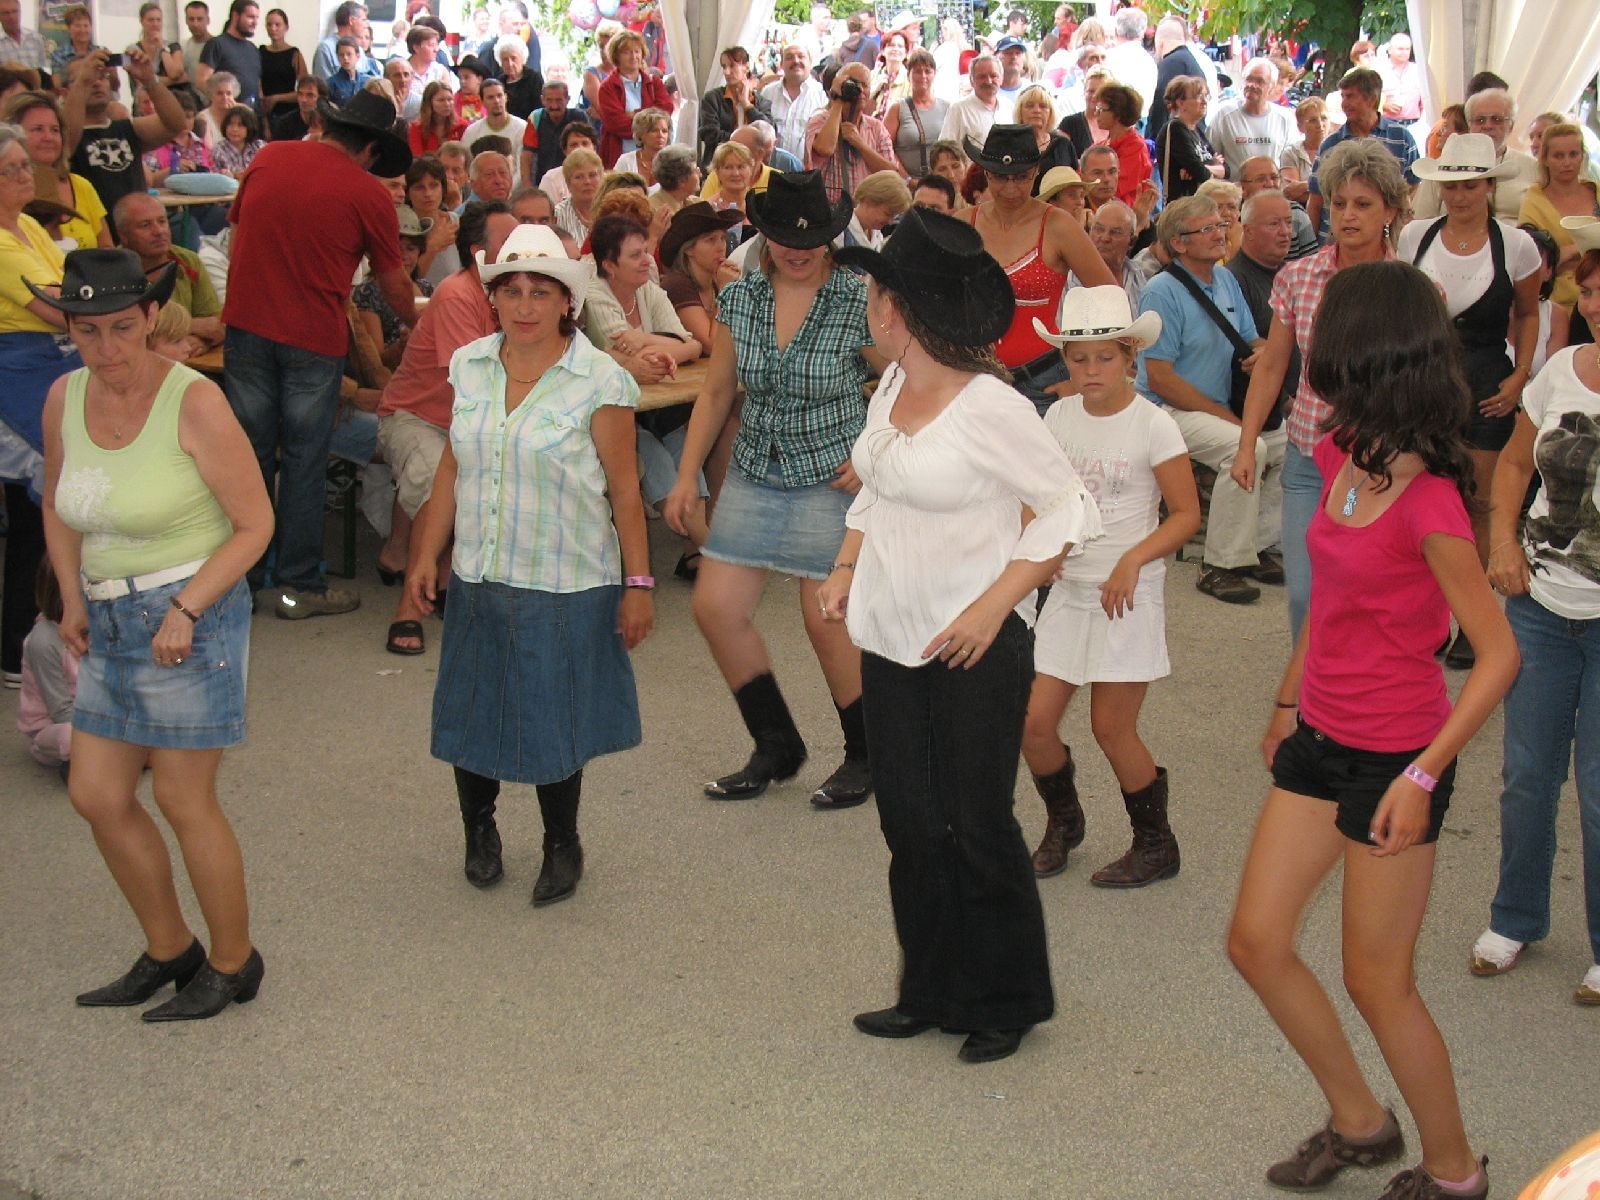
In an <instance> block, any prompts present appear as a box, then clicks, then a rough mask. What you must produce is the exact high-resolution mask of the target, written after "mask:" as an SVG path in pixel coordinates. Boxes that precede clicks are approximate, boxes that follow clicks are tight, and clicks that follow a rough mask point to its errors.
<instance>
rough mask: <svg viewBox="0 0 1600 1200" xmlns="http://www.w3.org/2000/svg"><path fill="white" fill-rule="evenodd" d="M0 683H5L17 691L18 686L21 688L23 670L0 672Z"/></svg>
mask: <svg viewBox="0 0 1600 1200" xmlns="http://www.w3.org/2000/svg"><path fill="white" fill-rule="evenodd" d="M0 684H4V685H5V686H6V687H7V688H9V689H10V690H11V691H13V692H14V691H16V690H17V689H18V688H20V687H21V686H22V672H21V671H4V672H0Z"/></svg>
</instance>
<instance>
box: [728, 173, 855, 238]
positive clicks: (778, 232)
mask: <svg viewBox="0 0 1600 1200" xmlns="http://www.w3.org/2000/svg"><path fill="white" fill-rule="evenodd" d="M745 205H746V207H747V208H748V209H749V219H750V224H752V225H754V226H755V227H756V228H757V229H758V230H760V231H761V232H762V233H763V234H765V235H766V238H767V241H769V242H771V243H772V244H773V245H775V246H787V247H788V248H789V249H791V250H811V249H814V248H815V247H817V246H826V245H827V244H828V243H829V242H831V241H833V239H834V238H836V237H838V236H839V235H840V234H841V233H843V232H844V227H845V226H846V225H848V224H850V214H851V213H852V212H854V211H855V201H854V200H852V199H851V198H850V193H848V192H843V191H841V192H840V193H839V199H838V200H836V201H835V202H834V203H832V204H829V203H828V192H827V189H826V188H824V187H823V186H822V172H820V171H774V172H773V173H772V178H771V180H770V181H769V182H768V183H767V190H766V191H764V192H754V193H752V194H751V196H750V198H749V199H748V200H746V201H745Z"/></svg>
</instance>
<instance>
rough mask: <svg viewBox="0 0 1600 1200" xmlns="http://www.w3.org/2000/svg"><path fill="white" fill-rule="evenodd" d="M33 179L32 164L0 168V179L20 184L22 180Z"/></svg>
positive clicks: (18, 164)
mask: <svg viewBox="0 0 1600 1200" xmlns="http://www.w3.org/2000/svg"><path fill="white" fill-rule="evenodd" d="M32 178H33V164H32V163H12V164H11V165H10V166H9V167H0V179H10V180H12V181H13V182H17V183H20V182H21V181H22V180H24V179H32Z"/></svg>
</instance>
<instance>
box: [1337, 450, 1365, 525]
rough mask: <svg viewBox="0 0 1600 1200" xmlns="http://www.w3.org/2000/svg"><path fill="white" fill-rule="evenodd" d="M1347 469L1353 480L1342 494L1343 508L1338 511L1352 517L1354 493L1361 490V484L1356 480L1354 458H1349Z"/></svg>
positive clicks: (1354, 506)
mask: <svg viewBox="0 0 1600 1200" xmlns="http://www.w3.org/2000/svg"><path fill="white" fill-rule="evenodd" d="M1348 470H1349V472H1350V478H1351V480H1352V481H1354V482H1352V483H1351V484H1350V490H1349V491H1348V492H1346V493H1345V494H1344V508H1343V509H1341V510H1340V511H1341V512H1343V513H1344V515H1345V516H1347V517H1353V516H1355V515H1356V493H1357V492H1359V491H1360V490H1361V484H1360V482H1359V481H1357V480H1356V460H1355V459H1353V458H1352V459H1351V460H1350V463H1349V466H1348Z"/></svg>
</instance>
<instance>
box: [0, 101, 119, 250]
mask: <svg viewBox="0 0 1600 1200" xmlns="http://www.w3.org/2000/svg"><path fill="white" fill-rule="evenodd" d="M0 121H7V122H9V123H11V124H13V125H16V126H18V127H19V128H20V129H21V130H22V132H23V134H25V135H26V146H27V151H28V157H29V158H30V159H32V160H33V163H34V165H35V166H38V167H43V168H45V169H46V170H47V171H49V172H50V173H51V174H53V175H54V176H55V178H56V185H55V188H56V191H55V194H54V195H44V194H42V193H39V194H38V197H37V198H38V199H40V200H57V201H60V202H61V203H62V204H65V205H66V206H67V207H68V208H70V209H71V210H72V211H73V213H75V214H76V217H75V218H69V219H68V220H65V221H63V222H61V236H62V237H63V238H71V239H72V240H73V241H75V242H77V243H78V248H79V249H80V250H87V249H89V248H90V247H91V246H102V247H104V246H109V245H111V228H110V225H109V224H108V223H107V221H106V206H105V205H104V204H103V203H102V202H101V200H100V196H99V193H97V192H96V191H95V190H94V185H93V184H91V183H90V182H89V181H88V180H87V179H85V178H84V177H83V176H82V175H74V174H73V173H72V172H71V171H69V170H68V169H67V149H66V141H65V139H64V138H63V136H62V130H64V129H65V128H66V122H65V121H63V120H62V117H61V107H60V105H58V104H57V103H56V100H55V97H54V96H50V95H48V94H46V93H44V92H19V93H17V94H16V95H15V96H12V97H11V98H10V99H9V100H7V101H6V103H5V107H4V108H3V109H0ZM36 178H37V176H36ZM36 191H37V189H36Z"/></svg>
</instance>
